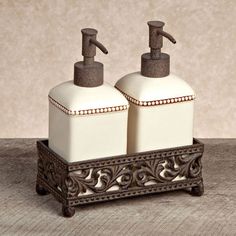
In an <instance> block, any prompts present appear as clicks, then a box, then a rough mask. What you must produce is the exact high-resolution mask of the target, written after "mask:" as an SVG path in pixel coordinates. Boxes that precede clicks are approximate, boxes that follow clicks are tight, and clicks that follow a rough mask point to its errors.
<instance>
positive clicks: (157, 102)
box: [116, 87, 195, 107]
mask: <svg viewBox="0 0 236 236" xmlns="http://www.w3.org/2000/svg"><path fill="white" fill-rule="evenodd" d="M116 88H117V87H116ZM117 89H118V90H119V91H120V92H121V93H122V94H123V95H124V96H125V97H126V99H127V100H128V101H129V102H132V103H134V104H135V105H138V106H145V107H146V106H157V105H165V104H171V103H177V102H185V101H191V100H194V99H195V96H194V95H188V96H182V97H175V98H167V99H161V100H154V101H139V100H137V99H135V98H133V97H131V96H129V95H128V94H126V93H124V92H123V91H121V90H120V89H119V88H117Z"/></svg>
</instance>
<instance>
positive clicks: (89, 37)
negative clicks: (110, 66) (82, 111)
mask: <svg viewBox="0 0 236 236" xmlns="http://www.w3.org/2000/svg"><path fill="white" fill-rule="evenodd" d="M81 32H82V55H83V57H84V60H83V61H79V62H77V63H75V65H74V84H75V85H78V86H81V87H97V86H100V85H102V84H103V64H102V63H100V62H96V61H94V57H95V56H96V47H98V48H99V49H100V50H101V51H102V52H103V53H105V54H107V53H108V51H107V49H106V48H105V47H104V46H103V45H102V44H101V43H100V42H99V41H97V40H96V36H97V30H95V29H90V28H87V29H82V30H81Z"/></svg>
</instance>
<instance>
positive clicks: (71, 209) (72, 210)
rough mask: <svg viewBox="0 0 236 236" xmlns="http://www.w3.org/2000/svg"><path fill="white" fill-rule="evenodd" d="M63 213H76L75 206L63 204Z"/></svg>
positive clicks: (66, 215) (64, 214)
mask: <svg viewBox="0 0 236 236" xmlns="http://www.w3.org/2000/svg"><path fill="white" fill-rule="evenodd" d="M62 214H63V216H64V217H72V216H73V215H74V214H75V208H74V207H68V206H64V205H62Z"/></svg>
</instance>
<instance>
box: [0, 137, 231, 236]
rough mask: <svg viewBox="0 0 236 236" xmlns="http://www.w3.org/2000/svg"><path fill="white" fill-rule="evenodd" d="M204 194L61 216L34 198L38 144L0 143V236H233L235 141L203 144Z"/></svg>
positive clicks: (119, 203)
mask: <svg viewBox="0 0 236 236" xmlns="http://www.w3.org/2000/svg"><path fill="white" fill-rule="evenodd" d="M202 141H203V142H204V143H205V153H204V157H203V168H204V169H203V177H204V184H205V194H204V195H203V196H202V197H193V196H190V195H189V194H188V193H186V192H184V191H175V192H168V193H161V194H155V195H149V196H143V197H138V198H132V199H124V200H116V201H113V202H107V203H99V204H93V205H87V206H83V207H79V208H76V213H75V216H74V217H72V218H70V219H66V218H63V217H62V215H61V204H59V203H58V202H57V201H55V200H54V198H53V197H52V196H51V195H47V196H38V195H37V194H36V193H35V179H36V161H37V153H36V147H35V142H36V139H0V235H79V236H83V235H207V236H208V235H236V181H235V179H236V178H235V175H236V139H204V140H202Z"/></svg>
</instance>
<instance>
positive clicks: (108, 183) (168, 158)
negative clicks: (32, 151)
mask: <svg viewBox="0 0 236 236" xmlns="http://www.w3.org/2000/svg"><path fill="white" fill-rule="evenodd" d="M37 148H38V156H39V158H38V174H37V181H36V191H37V193H38V194H40V195H45V194H47V193H49V192H50V193H52V194H53V196H54V197H55V198H56V199H57V200H58V201H59V202H61V203H62V213H63V215H64V216H65V217H71V216H73V215H74V213H75V208H74V207H75V206H77V205H83V204H89V203H93V202H102V201H109V200H114V199H120V198H126V197H133V196H140V195H144V194H152V193H158V192H165V191H172V190H177V189H186V188H191V194H192V195H195V196H201V195H202V194H203V192H204V187H203V179H202V165H201V157H202V155H203V151H204V145H203V144H202V143H200V142H199V141H198V140H197V139H194V143H193V145H189V146H183V147H177V148H170V149H162V150H156V151H148V152H142V153H135V154H130V155H121V156H114V157H106V158H100V159H94V160H88V161H79V162H73V163H68V162H66V161H65V160H64V159H63V158H62V157H60V156H59V155H57V154H56V153H55V152H53V151H52V150H51V149H50V148H49V147H48V140H43V141H38V142H37ZM164 163H166V164H165V166H164ZM175 163H177V165H178V167H176V165H175ZM177 176H178V177H185V179H184V180H174V179H175V178H176V177H177ZM99 179H100V181H101V185H100V186H97V183H98V181H99ZM114 187H116V188H115V189H114ZM112 188H113V189H112ZM88 191H89V194H85V193H86V192H87V193H88Z"/></svg>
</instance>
